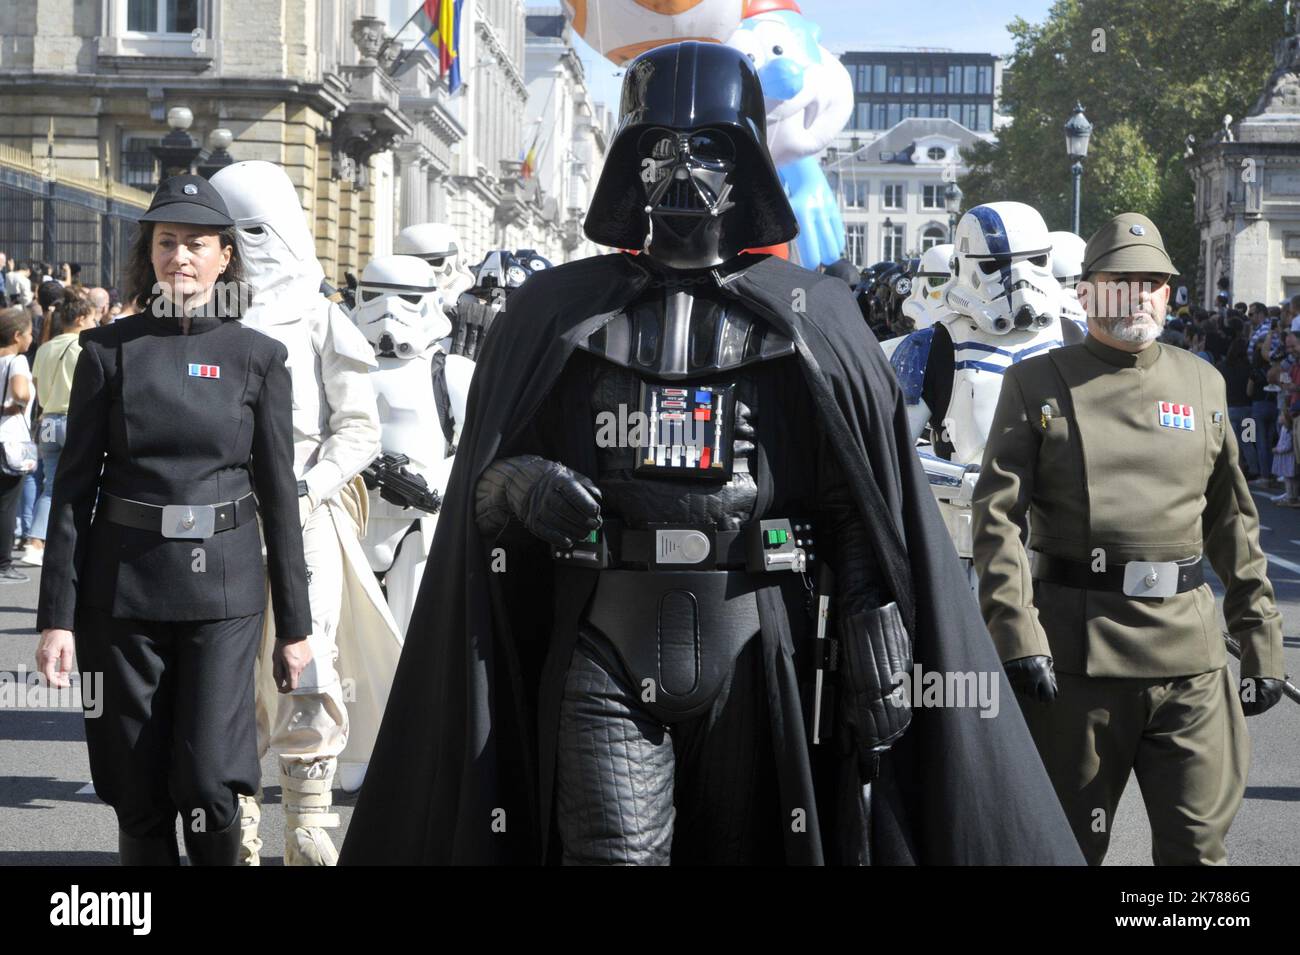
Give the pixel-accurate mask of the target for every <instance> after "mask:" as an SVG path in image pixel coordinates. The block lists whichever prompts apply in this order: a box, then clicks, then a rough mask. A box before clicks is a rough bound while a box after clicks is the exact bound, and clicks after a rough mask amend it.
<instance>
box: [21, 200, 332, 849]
mask: <svg viewBox="0 0 1300 955" xmlns="http://www.w3.org/2000/svg"><path fill="white" fill-rule="evenodd" d="M233 226H234V223H233V221H232V220H231V218H230V215H229V213H228V211H227V209H226V206H225V203H224V202H223V201H222V199H221V196H220V195H219V194H218V193H217V192H216V190H214V189H213V188H212V187H211V186H209V185H208V183H207V181H206V180H205V179H202V178H200V177H198V176H176V177H173V178H171V179H168V180H166V181H165V182H163V183H162V185H161V186H159V188H158V192H157V194H156V195H155V196H154V200H153V204H152V205H151V206H150V207H149V211H148V212H147V213H146V214H145V215H144V216H143V217H142V219H141V227H140V236H139V238H138V240H137V242H136V244H135V246H134V248H133V249H132V252H131V261H130V263H129V264H128V274H127V284H128V286H131V290H130V291H131V294H132V295H135V294H139V295H140V300H141V301H142V302H143V303H144V308H143V310H142V311H141V312H140V314H137V315H133V316H131V317H130V318H126V319H122V320H119V321H117V322H114V323H113V324H111V325H107V326H104V327H103V328H97V329H92V330H90V331H87V332H84V333H83V334H82V336H81V343H82V346H83V351H82V353H81V356H80V357H79V358H78V360H77V367H76V373H75V375H74V378H73V384H72V397H71V403H70V407H69V409H68V432H67V435H68V436H67V444H66V446H65V447H64V450H63V457H62V458H60V461H59V473H58V476H57V477H56V479H55V484H54V500H53V506H52V508H51V511H50V530H49V535H48V539H47V544H46V552H45V553H46V556H45V565H44V570H43V574H42V580H41V597H40V607H39V609H38V612H37V626H38V627H39V628H40V630H41V642H40V645H39V647H38V648H37V653H36V656H37V665H38V666H39V667H40V668H41V670H42V672H44V673H45V675H46V677H47V679H49V680H50V681H51V683H52V684H54V685H56V686H67V685H68V684H69V677H68V674H69V671H70V670H71V667H72V653H73V648H74V640H75V650H76V657H77V660H78V663H79V669H80V671H81V673H82V676H83V681H84V682H85V684H86V685H87V687H89V685H90V681H91V680H92V679H93V680H96V681H99V685H97V686H95V689H96V690H99V691H100V698H101V699H102V706H103V712H102V714H101V715H99V716H98V717H97V718H93V719H92V718H87V719H86V745H87V747H88V748H89V750H90V769H91V776H92V779H93V781H94V784H95V791H96V792H97V793H98V794H99V796H100V798H101V799H103V800H104V801H105V802H106V803H108V804H109V805H110V806H112V807H113V809H114V810H115V811H116V813H117V819H118V828H119V831H120V835H119V849H120V853H121V861H122V863H123V864H124V865H151V864H152V865H175V864H177V863H178V859H179V853H178V851H177V846H176V828H175V827H176V815H177V813H180V814H181V817H182V830H183V832H184V838H185V846H186V850H187V852H188V854H189V858H190V863H191V864H192V865H234V864H235V860H236V857H237V854H238V848H239V811H238V800H237V797H238V795H239V794H244V795H251V794H253V793H254V792H256V791H257V787H258V783H259V781H260V775H261V774H260V769H259V766H258V761H257V747H256V730H255V726H254V710H253V664H254V660H255V658H256V655H257V651H258V643H259V640H260V637H261V633H262V615H263V613H264V612H265V609H266V579H267V567H266V566H265V565H264V564H263V561H262V547H261V540H260V538H259V535H258V530H257V520H256V517H257V515H258V514H259V513H260V514H261V517H262V526H263V530H264V533H265V537H266V553H267V556H268V561H269V576H270V583H271V596H272V602H273V606H274V611H275V615H276V632H277V633H281V634H285V635H286V639H284V640H280V641H277V646H276V661H275V669H276V682H277V685H278V686H279V688H280V690H281V692H288V691H289V690H290V689H292V688H293V687H294V686H295V685H296V684H297V678H298V674H299V673H300V672H301V670H302V668H303V667H304V666H305V665H306V664H307V663H308V662H309V661H310V659H311V651H310V649H309V648H308V644H307V641H306V640H305V637H306V636H307V634H308V633H309V632H310V630H311V614H310V612H309V608H308V605H307V571H306V565H305V563H304V561H303V549H302V532H301V529H300V528H299V525H298V489H297V485H296V482H295V480H294V476H293V432H292V421H291V412H292V408H293V399H292V387H291V384H290V379H289V372H288V369H287V368H286V367H285V358H286V352H285V348H284V346H283V345H281V344H280V343H278V342H277V341H275V340H274V339H272V338H270V337H268V336H266V335H262V334H260V333H258V332H255V331H252V330H251V329H247V328H244V327H243V326H242V325H240V323H239V322H238V321H237V320H236V319H237V315H238V309H237V307H233V308H232V307H231V306H230V304H229V299H232V298H237V296H226V295H222V294H219V292H220V291H222V290H223V286H224V287H225V288H230V287H232V286H231V285H230V284H229V283H238V282H239V280H240V277H241V269H240V266H239V261H238V259H237V258H235V251H236V246H235V238H234V235H235V234H234V228H233ZM218 283H221V285H218ZM214 286H216V288H214ZM234 287H237V286H234ZM214 293H216V294H214ZM228 312H233V314H228ZM101 468H102V473H101ZM254 495H256V496H254ZM74 633H75V638H74ZM291 635H293V636H291Z"/></svg>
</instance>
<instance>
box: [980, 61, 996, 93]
mask: <svg viewBox="0 0 1300 955" xmlns="http://www.w3.org/2000/svg"><path fill="white" fill-rule="evenodd" d="M976 92H979V93H992V92H993V67H991V66H981V67H980V68H979V87H978V89H977V90H976Z"/></svg>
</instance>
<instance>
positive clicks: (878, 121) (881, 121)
mask: <svg viewBox="0 0 1300 955" xmlns="http://www.w3.org/2000/svg"><path fill="white" fill-rule="evenodd" d="M885 118H886V117H885V104H884V103H876V104H875V105H874V106H872V107H871V128H872V129H888V128H889V127H888V126H886V125H885Z"/></svg>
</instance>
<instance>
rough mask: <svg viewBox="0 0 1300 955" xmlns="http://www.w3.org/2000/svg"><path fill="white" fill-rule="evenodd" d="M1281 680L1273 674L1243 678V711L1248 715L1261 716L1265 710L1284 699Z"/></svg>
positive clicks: (1241, 693)
mask: <svg viewBox="0 0 1300 955" xmlns="http://www.w3.org/2000/svg"><path fill="white" fill-rule="evenodd" d="M1285 685H1286V684H1284V683H1283V682H1282V681H1281V680H1278V679H1274V678H1273V677H1271V676H1247V677H1242V679H1241V691H1240V695H1241V712H1243V713H1245V714H1246V715H1247V716H1259V714H1260V713H1263V712H1264V711H1265V710H1271V709H1272V708H1273V706H1274V705H1275V704H1276V703H1277V701H1278V700H1280V699H1282V688H1283V687H1284V686H1285Z"/></svg>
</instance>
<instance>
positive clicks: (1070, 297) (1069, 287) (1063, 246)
mask: <svg viewBox="0 0 1300 955" xmlns="http://www.w3.org/2000/svg"><path fill="white" fill-rule="evenodd" d="M1048 238H1049V239H1051V240H1052V275H1053V276H1055V278H1056V281H1057V282H1059V283H1060V285H1061V317H1062V318H1068V319H1070V320H1071V321H1075V322H1084V323H1086V322H1087V320H1088V315H1087V313H1086V312H1085V311H1084V310H1083V306H1082V305H1080V304H1079V293H1078V291H1077V290H1076V286H1078V284H1079V280H1080V279H1081V278H1083V253H1084V249H1086V248H1087V246H1088V243H1087V242H1085V241H1084V240H1083V239H1081V238H1080V237H1079V236H1077V235H1075V234H1074V233H1073V232H1051V233H1049V234H1048Z"/></svg>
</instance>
